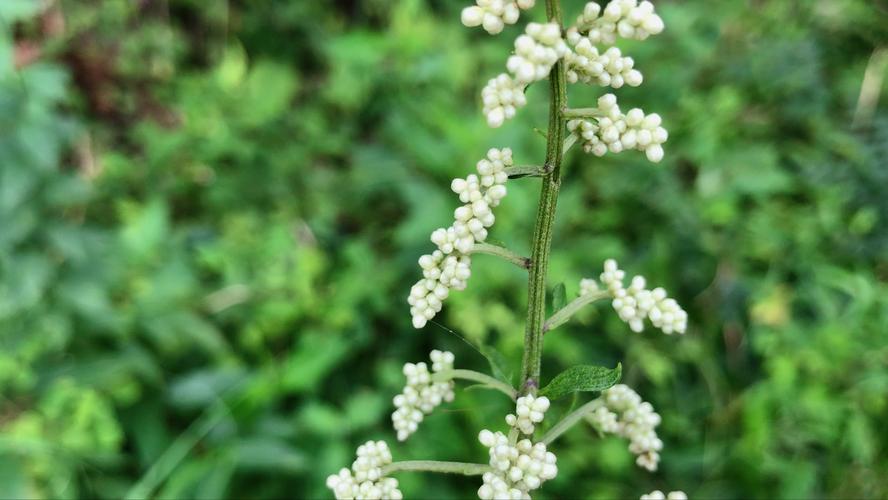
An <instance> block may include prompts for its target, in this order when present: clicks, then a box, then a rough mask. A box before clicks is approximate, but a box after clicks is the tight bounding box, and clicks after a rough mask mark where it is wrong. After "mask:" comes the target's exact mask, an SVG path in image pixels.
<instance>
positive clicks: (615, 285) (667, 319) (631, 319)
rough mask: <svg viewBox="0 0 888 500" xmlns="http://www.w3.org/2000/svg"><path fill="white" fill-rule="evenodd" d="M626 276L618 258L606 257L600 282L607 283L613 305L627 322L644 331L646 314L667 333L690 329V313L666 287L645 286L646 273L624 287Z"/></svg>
mask: <svg viewBox="0 0 888 500" xmlns="http://www.w3.org/2000/svg"><path fill="white" fill-rule="evenodd" d="M625 276H626V273H625V271H623V270H621V269H620V268H619V267H618V266H617V261H615V260H614V259H608V260H607V261H605V263H604V272H603V273H601V283H602V284H604V285H605V286H606V287H607V289H608V293H610V295H611V296H612V297H613V302H612V305H613V306H614V309H615V310H616V311H617V314H619V315H620V319H622V320H623V321H625V322H626V323H628V324H629V328H631V329H632V331H634V332H640V331H642V330H643V329H644V321H643V320H644V319H645V318H647V319H649V320H650V322H651V323H652V324H653V325H654V327H655V328H659V329H660V330H662V331H663V333H665V334H667V335H671V334H672V333H673V332H678V333H684V332H685V331H686V330H687V327H688V313H686V312H685V311H684V309H682V308H681V306H679V305H678V302H676V301H675V299H671V298H669V297H667V295H666V290H664V289H663V288H655V289H653V290H648V289H646V288H645V286H646V284H647V282H646V280H645V279H644V276H635V277H633V278H632V281H631V282H630V284H629V288H624V287H623V278H625Z"/></svg>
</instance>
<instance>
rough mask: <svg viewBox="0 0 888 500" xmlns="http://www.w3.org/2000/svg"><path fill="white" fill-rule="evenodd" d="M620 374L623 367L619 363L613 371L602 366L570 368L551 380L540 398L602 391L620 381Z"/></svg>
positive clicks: (554, 397)
mask: <svg viewBox="0 0 888 500" xmlns="http://www.w3.org/2000/svg"><path fill="white" fill-rule="evenodd" d="M622 373H623V366H622V365H621V364H619V363H617V367H616V368H614V369H613V370H612V369H610V368H605V367H603V366H591V365H577V366H572V367H570V368H568V369H567V370H564V371H563V372H561V373H559V374H558V375H557V376H556V377H555V378H554V379H552V381H551V382H549V385H547V386H546V387H544V388H543V390H541V391H540V396H546V397H548V398H549V399H556V398H560V397H561V396H565V395H567V394H570V393H573V392H577V391H584V392H590V391H603V390H605V389H608V388H610V387H613V385H614V384H616V383H617V382H618V381H619V380H620V376H621V375H622Z"/></svg>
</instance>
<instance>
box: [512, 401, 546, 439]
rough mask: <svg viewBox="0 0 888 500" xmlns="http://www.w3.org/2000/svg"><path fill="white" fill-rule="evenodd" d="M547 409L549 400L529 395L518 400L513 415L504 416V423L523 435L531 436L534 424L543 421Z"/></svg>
mask: <svg viewBox="0 0 888 500" xmlns="http://www.w3.org/2000/svg"><path fill="white" fill-rule="evenodd" d="M548 409H549V398H547V397H545V396H542V397H534V396H533V395H531V394H528V395H527V396H522V397H520V398H518V401H517V405H516V407H515V415H512V414H509V415H506V423H507V424H509V425H510V426H512V427H515V428H517V429H518V430H519V431H521V432H522V433H523V434H533V430H534V424H538V423H540V422H542V421H543V417H544V416H545V414H546V410H548Z"/></svg>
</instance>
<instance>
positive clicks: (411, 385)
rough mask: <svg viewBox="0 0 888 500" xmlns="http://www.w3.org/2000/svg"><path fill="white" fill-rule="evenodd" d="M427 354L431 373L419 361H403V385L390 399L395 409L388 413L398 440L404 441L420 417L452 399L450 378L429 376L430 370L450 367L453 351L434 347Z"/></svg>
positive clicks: (451, 381) (434, 370) (443, 369)
mask: <svg viewBox="0 0 888 500" xmlns="http://www.w3.org/2000/svg"><path fill="white" fill-rule="evenodd" d="M429 358H431V360H432V372H431V373H429V368H428V365H426V364H425V363H423V362H420V363H416V364H413V363H407V364H405V365H404V376H405V377H407V385H406V386H404V390H403V391H401V394H398V395H397V396H395V398H394V400H393V403H394V404H395V412H394V413H392V425H393V426H394V428H395V431H396V432H397V433H398V441H404V440H406V439H407V438H408V437H409V436H410V435H411V434H413V433H414V432H416V429H417V428H418V427H419V423H420V422H422V419H423V417H424V416H425V415H428V414H429V413H431V412H432V410H434V409H435V408H436V407H437V406H438V405H440V404H441V403H444V402H448V403H449V402H450V401H453V397H454V394H453V385H454V384H453V380H450V379H448V380H444V381H433V380H432V374H434V373H442V372H447V371H450V370H452V369H453V359H454V357H453V353H452V352H449V351H439V350H434V351H432V352H431V354H430V355H429Z"/></svg>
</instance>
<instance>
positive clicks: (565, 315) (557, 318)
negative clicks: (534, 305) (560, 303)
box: [543, 290, 608, 334]
mask: <svg viewBox="0 0 888 500" xmlns="http://www.w3.org/2000/svg"><path fill="white" fill-rule="evenodd" d="M607 296H608V293H607V292H606V291H604V290H599V291H597V292H592V293H587V294H585V295H580V296H579V297H577V298H575V299H574V300H572V301H570V303H568V304H567V305H566V306H564V307H562V308H561V309H559V310H558V312H556V313H555V314H553V315H552V317H550V318H549V319H547V320H546V322H545V323H543V333H544V334H545V333H546V332H548V331H549V330H554V329H556V328H558V327H559V326H561V325H563V324H564V323H566V322H567V320H569V319H570V318H571V316H573V315H574V314H576V313H577V311H579V310H580V309H582V308H583V307H584V306H586V305H589V304H591V303H593V302H595V301H596V300H599V299H603V298H605V297H607Z"/></svg>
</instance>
